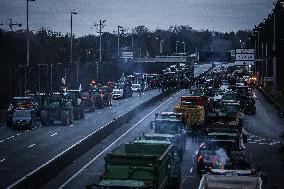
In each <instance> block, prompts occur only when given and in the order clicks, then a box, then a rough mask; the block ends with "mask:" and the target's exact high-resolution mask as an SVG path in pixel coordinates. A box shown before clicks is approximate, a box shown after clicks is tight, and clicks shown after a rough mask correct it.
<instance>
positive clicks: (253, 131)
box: [43, 91, 284, 189]
mask: <svg viewBox="0 0 284 189" xmlns="http://www.w3.org/2000/svg"><path fill="white" fill-rule="evenodd" d="M186 94H188V91H181V92H179V93H178V94H176V95H174V96H172V97H169V98H168V99H166V100H165V101H164V102H160V103H158V104H155V105H153V106H152V107H150V108H148V109H146V110H144V111H143V112H141V113H139V114H138V115H137V116H135V117H134V118H133V119H132V120H131V121H130V122H129V123H128V124H125V125H123V126H122V127H121V128H120V129H118V130H117V131H115V132H114V133H113V134H112V135H110V136H109V137H107V138H106V139H105V140H104V141H102V142H101V143H100V144H99V145H97V146H95V147H94V148H93V149H92V150H91V151H89V152H88V153H86V154H85V155H83V156H82V157H81V158H79V159H78V160H77V161H76V162H74V163H73V164H72V165H70V166H69V167H67V168H66V169H65V170H64V171H63V172H61V173H60V174H59V175H58V177H56V178H54V179H53V180H51V181H50V182H48V183H47V184H46V185H45V186H44V187H43V188H71V189H72V188H85V185H86V184H91V183H97V182H98V179H99V176H100V174H101V173H102V172H103V170H104V155H105V154H106V153H109V152H110V151H111V150H113V149H114V148H116V147H117V146H119V145H120V144H123V143H127V142H132V141H133V140H135V139H136V138H138V137H139V136H142V133H143V132H145V133H147V132H152V131H151V129H150V127H149V125H150V121H151V120H153V119H154V114H155V112H163V111H172V110H173V108H174V106H175V105H176V103H178V101H179V98H180V96H181V95H186ZM256 95H257V97H258V101H257V103H256V106H257V113H256V115H246V116H245V119H244V124H245V132H246V133H247V136H248V144H247V153H248V155H249V156H250V159H251V164H252V166H253V167H261V169H262V171H263V172H264V173H265V174H264V175H267V182H266V183H264V184H263V188H264V189H271V188H273V187H276V186H277V188H278V189H282V188H284V179H283V178H284V166H283V161H281V158H280V154H279V140H278V134H279V132H280V131H281V130H283V129H284V124H283V123H284V122H283V120H282V119H281V117H280V116H279V115H278V112H277V110H276V109H275V108H274V107H273V106H272V105H271V104H269V103H268V102H267V100H266V99H265V98H264V97H263V95H262V94H261V93H259V92H256ZM198 146H199V142H196V141H192V138H191V137H189V136H188V138H187V144H186V152H185V153H184V157H183V161H182V165H181V168H182V179H181V182H182V188H183V189H196V188H198V185H199V180H200V178H199V176H198V174H197V172H196V161H195V155H196V152H197V149H198Z"/></svg>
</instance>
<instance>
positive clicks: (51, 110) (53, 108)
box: [40, 93, 74, 126]
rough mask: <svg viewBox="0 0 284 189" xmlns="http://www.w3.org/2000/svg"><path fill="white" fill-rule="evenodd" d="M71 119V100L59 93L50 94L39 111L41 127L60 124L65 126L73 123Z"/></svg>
mask: <svg viewBox="0 0 284 189" xmlns="http://www.w3.org/2000/svg"><path fill="white" fill-rule="evenodd" d="M73 119H74V117H73V106H72V103H71V100H70V99H68V98H66V96H65V95H63V94H61V93H50V94H49V95H48V96H47V98H46V101H45V103H44V105H43V108H42V111H41V115H40V121H41V125H44V126H46V125H51V124H54V123H56V122H61V124H62V125H65V126H67V125H70V124H72V123H73Z"/></svg>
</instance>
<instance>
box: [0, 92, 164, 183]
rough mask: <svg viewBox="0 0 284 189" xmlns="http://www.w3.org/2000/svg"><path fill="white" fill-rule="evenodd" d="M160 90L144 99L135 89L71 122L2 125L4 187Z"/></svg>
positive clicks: (0, 177) (1, 176)
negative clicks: (29, 126)
mask: <svg viewBox="0 0 284 189" xmlns="http://www.w3.org/2000/svg"><path fill="white" fill-rule="evenodd" d="M160 93H161V92H159V91H158V90H151V91H147V92H144V93H143V94H142V96H141V99H140V98H139V95H138V94H137V93H133V97H131V98H126V99H122V100H114V101H113V105H112V106H111V107H106V108H104V109H96V110H95V112H92V113H88V114H86V117H85V119H84V120H80V121H74V124H72V125H71V126H61V125H52V126H40V124H38V126H37V127H36V128H34V129H32V130H18V131H15V130H12V129H11V128H7V127H1V128H0V152H1V154H0V188H3V187H6V186H8V185H9V184H12V183H13V182H15V181H16V180H17V179H19V178H21V177H22V176H24V175H26V174H27V173H29V172H31V171H32V170H34V169H36V168H37V167H39V166H40V165H42V164H44V163H45V162H47V161H48V160H50V159H51V158H53V157H54V156H56V155H57V154H59V153H61V152H62V151H64V150H65V149H67V148H68V147H70V146H72V145H73V144H75V143H76V142H78V141H79V140H81V139H83V138H84V137H86V136H88V135H89V134H91V133H92V132H94V131H95V130H97V129H98V128H100V127H102V126H103V125H105V124H107V123H108V122H110V121H112V120H113V119H114V118H116V117H118V116H120V115H123V114H124V113H125V112H127V111H128V110H130V109H132V108H134V107H136V106H138V105H139V104H141V103H142V102H145V101H148V100H149V99H151V98H153V97H154V96H156V95H158V94H160Z"/></svg>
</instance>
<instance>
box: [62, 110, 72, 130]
mask: <svg viewBox="0 0 284 189" xmlns="http://www.w3.org/2000/svg"><path fill="white" fill-rule="evenodd" d="M60 117H61V123H62V125H65V126H68V125H69V124H70V120H69V113H68V111H66V110H64V111H62V112H61V116H60Z"/></svg>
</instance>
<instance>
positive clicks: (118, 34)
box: [117, 26, 122, 59]
mask: <svg viewBox="0 0 284 189" xmlns="http://www.w3.org/2000/svg"><path fill="white" fill-rule="evenodd" d="M120 29H122V27H121V26H117V59H119V48H120V47H119V46H120V44H119V43H120Z"/></svg>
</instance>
